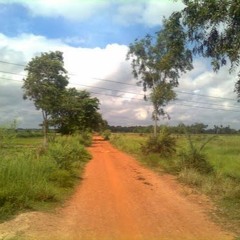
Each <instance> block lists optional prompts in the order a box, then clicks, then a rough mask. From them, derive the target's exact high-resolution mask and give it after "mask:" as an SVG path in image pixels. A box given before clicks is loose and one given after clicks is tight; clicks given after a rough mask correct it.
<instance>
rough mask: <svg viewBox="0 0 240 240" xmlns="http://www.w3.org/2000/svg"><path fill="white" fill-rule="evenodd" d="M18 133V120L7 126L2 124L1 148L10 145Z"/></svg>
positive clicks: (0, 130)
mask: <svg viewBox="0 0 240 240" xmlns="http://www.w3.org/2000/svg"><path fill="white" fill-rule="evenodd" d="M16 135H17V133H16V121H13V122H12V123H11V124H10V125H7V126H0V149H1V148H3V147H9V146H10V145H11V144H12V143H13V141H14V139H15V138H16Z"/></svg>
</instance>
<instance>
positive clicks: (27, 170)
mask: <svg viewBox="0 0 240 240" xmlns="http://www.w3.org/2000/svg"><path fill="white" fill-rule="evenodd" d="M82 140H83V139H82V137H81V136H68V137H60V136H58V137H56V138H55V140H54V141H52V142H50V143H49V145H48V148H47V149H44V148H43V147H42V138H41V137H27V138H26V137H24V138H23V137H20V138H19V137H15V138H13V139H11V141H5V142H4V145H2V146H1V148H0V221H1V220H5V219H7V218H9V217H11V216H13V215H14V214H16V213H18V212H22V211H26V210H44V209H49V208H51V207H52V206H55V205H56V204H57V203H59V202H62V201H63V200H64V199H65V198H66V197H67V196H69V194H70V193H71V192H72V191H73V188H74V186H75V184H76V183H77V182H79V180H80V179H81V174H82V172H83V169H84V166H85V164H86V162H87V161H88V160H89V159H90V155H89V154H88V153H87V151H86V150H85V147H84V146H83V144H82Z"/></svg>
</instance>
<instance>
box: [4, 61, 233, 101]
mask: <svg viewBox="0 0 240 240" xmlns="http://www.w3.org/2000/svg"><path fill="white" fill-rule="evenodd" d="M0 62H1V63H5V64H11V65H17V66H22V67H25V65H23V64H18V63H12V62H7V61H2V60H0ZM0 72H2V73H7V74H12V75H19V76H23V77H26V75H23V74H17V73H12V72H6V71H0ZM68 74H69V75H71V76H79V75H78V74H74V73H68ZM91 79H96V80H100V81H105V82H111V83H116V84H122V85H127V86H134V87H140V86H138V85H137V84H136V85H134V84H130V83H123V82H120V81H114V80H110V79H103V78H96V77H91ZM76 85H77V84H76ZM175 92H177V93H182V94H187V95H194V96H201V97H208V98H215V99H223V100H230V101H235V102H236V99H233V98H224V97H216V96H211V95H206V94H198V93H191V92H186V91H181V90H175Z"/></svg>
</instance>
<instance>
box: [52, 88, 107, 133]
mask: <svg viewBox="0 0 240 240" xmlns="http://www.w3.org/2000/svg"><path fill="white" fill-rule="evenodd" d="M99 104H100V103H99V100H98V99H97V98H92V97H91V96H90V94H89V93H88V92H87V91H78V90H77V89H75V88H69V89H67V90H66V91H65V94H64V95H63V97H62V104H61V106H60V107H59V109H58V111H57V112H56V113H55V114H54V115H53V117H52V118H53V124H54V125H56V126H57V127H58V129H59V132H61V133H63V134H70V133H73V132H75V131H84V130H86V129H92V130H99V129H100V128H101V127H102V126H103V125H104V120H103V119H102V116H101V114H100V113H98V110H99Z"/></svg>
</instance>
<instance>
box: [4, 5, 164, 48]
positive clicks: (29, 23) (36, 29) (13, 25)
mask: <svg viewBox="0 0 240 240" xmlns="http://www.w3.org/2000/svg"><path fill="white" fill-rule="evenodd" d="M80 1H81V0H80ZM85 1H86V0H85ZM7 2H9V1H2V3H0V21H1V26H0V31H1V32H2V33H3V34H5V35H7V36H11V37H16V36H18V35H19V34H21V33H22V32H24V33H32V34H35V35H41V36H47V37H48V38H51V39H66V41H67V43H68V44H69V45H71V46H74V47H77V46H81V47H89V48H94V47H101V48H103V47H105V46H106V45H107V44H109V43H118V44H125V45H129V44H130V43H131V42H133V41H134V39H136V38H141V37H144V36H145V35H146V34H153V33H155V32H156V31H158V30H159V25H158V24H156V25H155V24H154V25H152V26H149V25H147V24H145V23H137V22H135V21H133V23H131V21H129V22H127V23H125V22H123V21H118V19H117V18H116V14H117V13H116V7H117V6H118V4H114V3H113V4H110V5H109V6H108V7H107V8H104V9H103V10H102V11H101V12H100V13H95V14H92V15H91V16H90V17H89V18H86V19H85V18H84V19H81V18H80V19H78V18H77V17H76V18H75V19H71V18H70V19H69V17H68V16H66V15H64V13H63V14H62V15H51V16H49V15H47V16H46V15H33V14H32V12H31V10H30V9H29V8H28V7H27V6H25V5H23V4H21V3H18V2H17V1H16V2H14V1H12V3H10V4H9V3H7ZM10 2H11V1H10ZM25 2H27V1H25ZM69 2H70V3H71V1H69ZM161 18H162V16H160V14H159V19H161ZM129 20H130V19H129ZM71 40H72V41H71Z"/></svg>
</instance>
